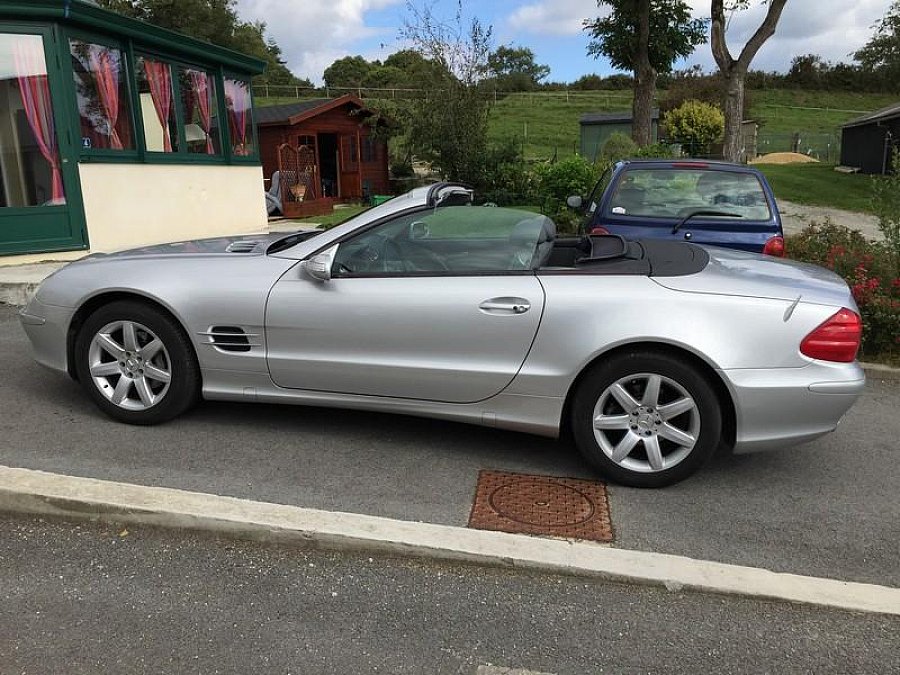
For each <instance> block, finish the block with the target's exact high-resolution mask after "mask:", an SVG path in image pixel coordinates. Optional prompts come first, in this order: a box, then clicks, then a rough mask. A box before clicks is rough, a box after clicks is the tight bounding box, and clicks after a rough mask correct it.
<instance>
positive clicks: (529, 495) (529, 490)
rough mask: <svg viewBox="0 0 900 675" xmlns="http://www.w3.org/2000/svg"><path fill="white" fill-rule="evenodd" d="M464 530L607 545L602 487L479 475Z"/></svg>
mask: <svg viewBox="0 0 900 675" xmlns="http://www.w3.org/2000/svg"><path fill="white" fill-rule="evenodd" d="M469 527H472V528H476V529H479V530H498V531H500V532H511V533H513V534H542V535H549V536H554V537H567V538H573V539H591V540H594V541H612V538H613V532H612V524H611V523H610V519H609V502H608V500H607V497H606V486H605V485H604V484H603V483H600V482H597V481H590V480H579V479H576V478H554V477H551V476H530V475H526V474H518V473H506V472H502V471H481V472H480V473H479V474H478V488H477V490H476V492H475V504H474V505H473V506H472V514H471V516H470V517H469Z"/></svg>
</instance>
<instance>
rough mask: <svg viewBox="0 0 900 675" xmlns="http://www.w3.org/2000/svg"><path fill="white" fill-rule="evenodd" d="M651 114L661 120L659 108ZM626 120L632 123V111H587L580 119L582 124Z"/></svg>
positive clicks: (617, 122) (610, 122) (615, 122)
mask: <svg viewBox="0 0 900 675" xmlns="http://www.w3.org/2000/svg"><path fill="white" fill-rule="evenodd" d="M651 114H652V117H653V119H654V120H657V121H658V120H659V108H654V109H653V111H652V113H651ZM625 122H628V123H631V113H630V112H614V113H585V114H584V115H582V116H581V118H580V119H579V123H580V124H581V125H582V126H588V125H591V124H622V123H625Z"/></svg>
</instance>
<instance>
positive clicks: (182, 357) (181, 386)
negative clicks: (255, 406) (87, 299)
mask: <svg viewBox="0 0 900 675" xmlns="http://www.w3.org/2000/svg"><path fill="white" fill-rule="evenodd" d="M75 368H76V371H77V373H78V379H79V381H80V382H81V384H82V385H83V386H84V388H85V389H86V391H87V392H88V394H89V395H90V396H91V398H92V399H93V400H94V402H95V403H96V404H97V406H98V407H99V408H100V409H101V410H103V411H104V412H105V413H107V414H108V415H110V416H111V417H113V418H115V419H117V420H119V421H121V422H127V423H129V424H158V423H160V422H165V421H168V420H170V419H172V418H173V417H176V416H178V415H180V414H181V413H183V412H185V411H186V410H187V409H188V408H189V407H190V406H191V405H192V404H193V403H194V402H195V401H196V400H197V398H198V395H199V391H200V374H199V367H198V365H197V360H196V358H195V356H194V352H193V348H192V347H191V345H190V343H189V341H188V339H187V336H186V335H185V334H184V332H183V331H182V330H181V327H180V326H178V324H177V323H175V321H173V320H172V319H171V318H170V317H169V316H167V315H166V314H164V313H163V312H161V311H158V310H156V309H154V308H152V307H150V306H148V305H145V304H142V303H139V302H133V301H119V302H113V303H110V304H109V305H106V306H104V307H101V308H100V309H98V310H97V311H96V312H94V313H93V314H91V316H90V317H89V318H88V319H87V320H86V321H85V322H84V325H83V326H82V327H81V330H80V331H79V333H78V337H77V338H76V341H75Z"/></svg>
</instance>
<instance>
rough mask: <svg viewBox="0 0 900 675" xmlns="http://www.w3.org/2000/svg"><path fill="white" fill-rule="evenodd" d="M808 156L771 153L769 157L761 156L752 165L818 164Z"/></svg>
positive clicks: (795, 153)
mask: <svg viewBox="0 0 900 675" xmlns="http://www.w3.org/2000/svg"><path fill="white" fill-rule="evenodd" d="M818 161H819V160H817V159H813V158H812V157H810V156H808V155H801V154H800V153H799V152H770V153H769V154H768V155H760V156H759V157H757V158H756V159H754V160H753V161H752V162H750V163H751V164H809V163H811V162H818Z"/></svg>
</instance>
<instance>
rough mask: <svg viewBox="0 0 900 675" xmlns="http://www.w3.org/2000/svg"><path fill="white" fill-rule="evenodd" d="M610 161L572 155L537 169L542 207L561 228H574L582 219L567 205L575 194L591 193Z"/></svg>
mask: <svg viewBox="0 0 900 675" xmlns="http://www.w3.org/2000/svg"><path fill="white" fill-rule="evenodd" d="M607 166H608V164H606V163H601V164H592V163H591V162H589V161H588V160H586V159H585V158H584V157H577V156H576V157H571V158H569V159H564V160H563V161H561V162H557V163H555V164H544V165H541V166H539V167H537V169H536V171H535V179H536V186H535V187H536V189H537V195H538V197H539V199H540V202H541V209H542V211H543V212H544V213H545V214H547V215H548V216H549V217H550V218H552V219H553V220H555V221H556V225H557V227H558V228H559V229H560V231H563V232H565V231H570V232H574V231H575V230H576V229H577V226H578V224H579V222H580V220H581V217H580V215H579V214H578V213H576V212H575V211H573V210H571V209H570V208H569V207H568V206H566V199H568V197H569V196H571V195H588V194H590V192H591V190H593V189H594V185H595V184H596V182H597V180H598V179H599V177H600V174H601V173H602V172H603V170H605V169H606V167H607Z"/></svg>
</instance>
